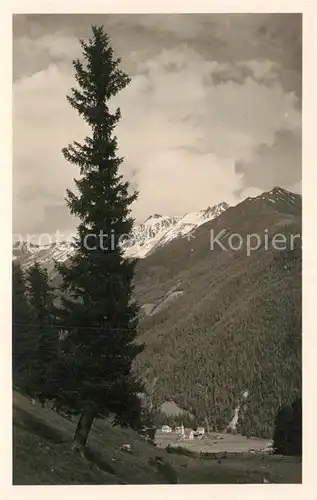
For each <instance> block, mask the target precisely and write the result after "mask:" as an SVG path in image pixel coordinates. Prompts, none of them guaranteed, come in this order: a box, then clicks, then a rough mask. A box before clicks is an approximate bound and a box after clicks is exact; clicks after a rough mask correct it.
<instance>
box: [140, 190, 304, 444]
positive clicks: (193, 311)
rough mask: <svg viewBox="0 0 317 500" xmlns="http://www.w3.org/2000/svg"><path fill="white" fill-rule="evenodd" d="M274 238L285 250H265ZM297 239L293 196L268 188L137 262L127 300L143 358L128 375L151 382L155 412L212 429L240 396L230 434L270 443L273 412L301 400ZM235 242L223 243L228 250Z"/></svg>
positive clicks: (298, 208) (298, 203)
mask: <svg viewBox="0 0 317 500" xmlns="http://www.w3.org/2000/svg"><path fill="white" fill-rule="evenodd" d="M212 231H214V235H215V236H216V235H217V234H219V233H221V235H222V236H221V238H219V240H220V241H221V242H222V245H223V247H225V249H223V248H221V247H220V245H218V244H217V243H215V244H214V249H213V250H212V249H211V234H212ZM233 233H237V234H239V235H241V237H242V238H243V241H244V243H243V246H242V248H241V249H240V250H233V249H230V245H229V242H228V238H230V235H232V234H233ZM253 233H256V234H257V235H258V236H259V237H260V242H261V246H260V247H259V248H258V250H253V251H249V255H248V252H247V248H246V239H247V235H248V234H249V235H250V234H253ZM278 233H279V234H281V235H284V247H286V248H285V249H284V250H282V249H278V248H281V247H282V246H283V245H282V244H281V243H279V244H275V248H274V245H273V243H272V238H273V236H274V235H276V234H278ZM292 235H293V240H292V239H291V238H292ZM296 235H297V236H296ZM298 235H301V196H299V195H294V194H293V193H290V192H288V191H285V190H283V189H280V188H275V189H273V190H272V191H270V192H269V193H264V194H263V195H261V196H259V197H257V198H253V199H247V200H245V201H244V202H242V203H240V204H239V205H237V206H235V207H230V208H228V209H227V210H226V211H225V212H224V213H223V214H222V215H220V216H219V217H217V218H216V219H214V220H213V221H211V222H208V223H206V224H204V225H203V226H201V227H200V228H198V229H197V230H196V231H195V233H194V235H193V237H192V238H179V239H177V240H174V241H172V242H171V243H169V244H168V245H166V246H165V247H163V248H161V249H159V250H157V251H156V252H155V253H153V254H152V255H150V256H148V257H147V258H145V259H143V260H142V261H140V262H139V266H138V272H137V278H136V295H137V297H138V300H139V301H140V303H141V304H142V305H143V318H142V320H141V322H140V340H142V341H145V344H146V349H145V350H144V352H143V353H142V354H141V355H140V356H139V357H138V358H137V361H136V363H135V369H136V371H137V372H138V373H140V374H142V375H143V376H144V378H145V379H146V381H147V382H148V383H149V384H151V383H152V381H153V380H154V379H155V378H157V382H156V385H155V394H154V399H155V401H156V402H157V403H158V404H159V403H161V402H162V401H164V400H165V399H166V398H172V399H174V401H176V402H177V403H178V404H179V405H180V406H181V407H183V408H185V409H186V410H188V411H190V412H191V413H193V414H194V415H195V416H197V417H198V419H199V420H201V421H202V422H203V420H204V418H205V417H206V416H207V417H208V419H209V423H210V424H211V426H213V427H214V428H216V429H217V430H219V429H223V428H225V427H226V426H227V424H228V423H229V421H230V420H231V418H232V417H233V413H234V409H235V408H236V407H237V404H238V403H239V402H240V400H241V395H242V393H243V392H244V391H248V397H247V398H246V400H245V401H243V404H242V405H241V408H240V411H239V420H238V427H237V429H238V430H239V431H240V432H242V433H245V434H249V435H257V436H263V437H271V436H272V432H273V425H274V418H275V415H276V412H277V410H278V408H279V407H280V405H281V404H284V403H290V402H291V401H292V400H294V398H295V397H296V396H297V395H299V394H300V392H301V238H300V237H299V236H298ZM279 238H281V237H279ZM239 241H240V239H239V237H238V236H235V237H232V241H231V243H232V246H233V247H235V248H236V247H238V246H239ZM251 244H252V245H253V246H255V244H256V237H253V239H252V242H251Z"/></svg>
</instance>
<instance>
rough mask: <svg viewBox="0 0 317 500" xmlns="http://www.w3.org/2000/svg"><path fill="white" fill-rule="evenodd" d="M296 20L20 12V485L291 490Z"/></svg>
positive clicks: (298, 306)
mask: <svg viewBox="0 0 317 500" xmlns="http://www.w3.org/2000/svg"><path fill="white" fill-rule="evenodd" d="M302 17H303V16H302V14H301V13H295V12H294V13H271V14H268V13H206V14H204V13H200V14H195V13H193V14H189V13H187V14H185V13H184V14H177V13H175V14H150V13H149V14H132V13H131V14H122V13H121V14H120V13H117V14H110V13H109V14H104V13H103V14H88V13H87V14H53V13H52V14H31V13H30V14H14V15H13V16H12V37H13V38H12V50H13V62H12V65H13V66H12V77H13V82H12V101H13V110H12V126H13V132H12V134H13V140H12V221H13V222H12V233H13V234H12V419H13V435H12V443H13V444H12V449H13V464H12V469H13V475H12V483H13V485H163V484H165V485H175V484H179V485H185V484H187V485H188V484H214V485H216V484H295V483H297V484H302V397H303V396H302V59H303V58H302V32H303V29H302V21H303V19H302ZM10 245H11V243H10ZM10 251H11V246H10ZM9 265H11V261H10V263H9ZM9 272H11V271H10V268H9ZM10 387H11V386H10ZM10 390H11V389H10ZM106 491H107V490H106ZM176 491H177V490H176Z"/></svg>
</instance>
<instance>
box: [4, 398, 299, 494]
mask: <svg viewBox="0 0 317 500" xmlns="http://www.w3.org/2000/svg"><path fill="white" fill-rule="evenodd" d="M74 430H75V423H74V422H70V421H68V420H66V419H64V418H63V417H61V416H60V415H58V414H57V413H55V412H54V411H52V410H50V409H46V408H41V407H40V406H39V405H37V404H36V405H32V404H31V402H30V401H29V399H28V398H25V397H24V396H22V395H20V394H18V393H16V392H15V393H14V394H13V484H15V485H18V484H19V485H38V484H42V485H71V484H73V485H74V484H82V485H84V484H86V485H89V484H194V483H196V484H226V483H227V484H228V483H229V484H231V483H262V482H263V480H265V482H269V483H301V474H302V472H301V469H302V466H301V459H299V458H293V457H280V456H270V455H266V456H265V455H262V456H260V455H250V454H239V455H236V456H232V457H228V458H223V459H221V460H218V459H213V460H210V459H209V460H206V459H201V458H194V457H191V456H185V455H178V454H176V453H168V452H167V451H166V450H164V449H160V448H157V447H155V446H152V445H150V444H148V443H146V442H144V441H143V440H142V439H141V438H140V437H139V436H138V434H136V433H135V432H133V431H131V430H129V429H121V428H119V427H116V428H113V427H112V426H111V425H110V424H109V423H108V422H107V421H100V420H97V421H96V422H95V423H94V426H93V429H92V431H91V435H90V437H89V442H88V450H87V453H86V456H85V458H82V457H81V456H79V455H76V454H74V453H72V452H71V451H70V442H71V439H72V436H73V433H74ZM123 444H130V445H131V453H126V452H124V451H122V450H121V449H120V447H121V446H122V445H123Z"/></svg>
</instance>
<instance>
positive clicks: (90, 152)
mask: <svg viewBox="0 0 317 500" xmlns="http://www.w3.org/2000/svg"><path fill="white" fill-rule="evenodd" d="M92 32H93V33H92V37H91V38H90V39H89V40H88V41H80V44H81V47H82V50H83V61H80V60H75V61H74V62H73V66H74V68H75V78H76V81H77V84H78V85H77V88H72V89H71V94H70V95H68V96H67V99H68V102H69V103H70V105H71V106H72V107H73V108H74V109H75V110H76V111H77V112H78V113H79V115H80V116H81V117H82V118H83V119H84V120H85V121H86V122H87V123H88V125H89V126H90V128H91V137H86V138H85V141H84V143H83V144H79V143H78V142H74V143H73V144H72V145H68V147H66V148H64V149H63V154H64V157H65V158H66V160H67V161H69V162H71V163H73V164H76V165H78V167H79V170H80V175H81V177H80V178H79V179H77V180H75V183H76V187H77V193H74V192H72V191H70V190H68V191H67V200H66V201H67V205H68V207H69V208H70V212H71V213H72V214H73V215H75V216H77V217H78V218H79V219H80V223H79V225H78V228H77V237H76V239H75V242H74V246H75V253H74V256H73V257H72V258H71V259H70V261H69V262H68V263H67V266H66V265H59V266H58V270H59V272H60V273H61V276H62V292H63V299H62V306H61V310H60V324H61V327H62V328H63V330H64V331H63V338H64V340H63V343H62V366H61V368H62V370H61V381H62V384H61V390H60V393H59V402H58V404H62V405H65V406H68V407H69V408H71V409H72V410H73V412H76V413H78V414H80V419H79V423H78V426H77V429H76V433H75V436H74V442H73V449H81V450H82V449H83V447H84V446H85V444H86V441H87V438H88V435H89V432H90V429H91V426H92V423H93V420H94V418H96V417H104V416H106V415H108V413H109V412H111V413H113V414H115V415H116V420H115V421H116V422H119V423H121V424H125V423H127V421H128V420H129V419H130V420H131V419H134V417H135V415H131V412H132V413H133V412H134V410H135V411H137V408H138V407H139V405H138V404H136V397H137V396H136V394H137V392H138V390H139V387H138V384H137V383H136V382H135V380H134V378H133V376H132V374H131V365H132V362H133V360H134V358H135V356H136V355H137V354H138V353H139V352H140V351H141V350H142V348H143V347H142V346H141V345H138V344H137V343H136V328H137V317H138V306H137V304H136V303H135V302H134V301H133V300H132V298H131V296H132V291H133V284H132V281H133V277H134V272H135V265H136V262H135V261H134V260H128V259H125V258H124V257H123V252H122V249H121V247H120V236H123V235H124V237H126V236H127V235H129V234H130V232H131V229H132V226H133V219H132V218H131V216H130V212H131V209H130V206H131V203H132V202H133V201H135V200H136V198H137V193H136V192H132V193H129V184H128V182H125V181H124V179H123V177H122V176H121V175H120V174H119V171H118V169H119V166H120V164H121V163H122V161H123V159H122V158H120V157H119V156H117V139H116V137H115V136H114V134H113V132H114V128H115V126H116V124H117V122H118V121H119V119H120V116H121V115H120V110H119V109H117V110H116V111H114V112H111V111H110V109H109V101H110V100H111V99H112V98H113V97H114V96H115V95H116V94H117V93H118V92H119V91H120V90H122V89H124V88H125V87H126V86H127V85H128V84H129V82H130V79H129V77H128V76H127V75H126V74H125V73H124V72H123V71H121V69H120V68H119V64H120V59H116V58H115V57H114V52H113V49H112V48H111V46H110V43H109V38H108V36H107V34H106V33H105V31H104V29H103V28H102V27H96V26H93V27H92Z"/></svg>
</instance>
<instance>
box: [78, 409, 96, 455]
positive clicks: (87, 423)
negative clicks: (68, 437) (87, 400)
mask: <svg viewBox="0 0 317 500" xmlns="http://www.w3.org/2000/svg"><path fill="white" fill-rule="evenodd" d="M94 418H95V414H94V412H92V411H89V410H85V411H83V412H82V414H81V415H80V419H79V422H78V424H77V428H76V432H75V435H74V439H73V443H72V450H73V451H80V452H83V450H84V448H85V446H86V443H87V439H88V436H89V432H90V429H91V426H92V424H93V421H94Z"/></svg>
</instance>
